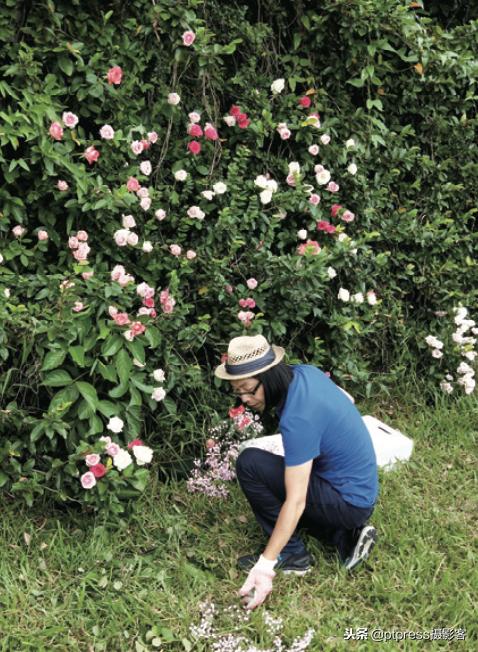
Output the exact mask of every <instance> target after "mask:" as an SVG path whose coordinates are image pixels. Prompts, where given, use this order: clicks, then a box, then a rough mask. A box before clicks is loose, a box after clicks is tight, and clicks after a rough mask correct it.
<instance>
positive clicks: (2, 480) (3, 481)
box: [0, 471, 9, 487]
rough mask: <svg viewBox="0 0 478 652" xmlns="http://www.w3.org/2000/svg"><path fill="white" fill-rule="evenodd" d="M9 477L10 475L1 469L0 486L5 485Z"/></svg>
mask: <svg viewBox="0 0 478 652" xmlns="http://www.w3.org/2000/svg"><path fill="white" fill-rule="evenodd" d="M8 479H9V478H8V475H7V474H6V473H4V472H3V471H0V487H3V486H5V485H6V484H7V482H8Z"/></svg>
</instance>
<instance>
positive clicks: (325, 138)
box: [320, 134, 330, 145]
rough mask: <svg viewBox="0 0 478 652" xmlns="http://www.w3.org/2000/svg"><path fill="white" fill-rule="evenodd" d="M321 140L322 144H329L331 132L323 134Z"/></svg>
mask: <svg viewBox="0 0 478 652" xmlns="http://www.w3.org/2000/svg"><path fill="white" fill-rule="evenodd" d="M320 142H321V143H322V145H328V144H329V143H330V136H329V134H322V136H321V137H320Z"/></svg>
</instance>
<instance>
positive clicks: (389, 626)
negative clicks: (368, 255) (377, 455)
mask: <svg viewBox="0 0 478 652" xmlns="http://www.w3.org/2000/svg"><path fill="white" fill-rule="evenodd" d="M359 407H360V408H361V410H362V412H363V413H370V408H369V409H368V410H367V406H366V405H362V406H359ZM386 408H387V409H388V411H389V413H388V414H387V412H386V411H385V410H386ZM374 414H375V416H378V417H381V418H383V420H385V421H387V422H388V423H390V424H391V425H394V426H395V427H398V428H399V429H401V430H402V431H403V432H405V433H407V434H409V435H410V436H411V437H413V439H414V440H415V450H414V454H413V457H412V460H411V461H410V462H409V463H407V464H406V465H404V466H402V467H401V468H399V469H398V470H394V471H392V472H388V473H385V474H381V494H380V499H379V502H378V505H377V508H376V510H375V513H374V515H373V518H372V522H373V524H374V525H375V526H376V527H377V529H378V532H379V537H380V539H379V542H378V544H377V546H376V548H375V550H374V552H373V554H372V557H371V558H370V561H369V563H368V564H367V565H366V566H363V567H361V568H360V569H359V570H357V572H356V573H355V574H353V575H347V574H346V573H345V572H344V571H343V570H342V569H341V568H340V567H339V565H338V563H337V561H336V559H335V557H334V555H333V553H332V552H331V551H330V550H328V549H326V548H323V547H321V546H320V545H319V544H318V543H316V542H315V541H312V540H309V544H310V546H309V547H310V550H311V551H312V552H313V553H314V555H315V557H316V561H317V566H316V567H315V569H314V571H313V572H311V573H309V574H308V575H307V576H305V577H303V578H299V577H290V576H280V575H279V576H278V577H277V578H276V580H275V585H274V591H273V593H272V594H271V596H270V597H269V599H268V602H267V606H266V609H264V608H260V609H258V610H256V611H255V612H254V613H253V614H252V615H251V617H250V619H249V621H248V622H242V619H241V617H240V615H239V613H240V614H242V613H243V612H242V610H238V611H235V609H234V607H235V606H236V605H238V604H239V603H238V600H237V598H236V597H235V592H236V591H237V589H238V588H239V586H240V585H241V583H242V581H243V579H244V577H243V576H242V575H240V574H239V573H238V572H237V571H236V570H235V558H236V557H237V556H238V555H240V554H244V553H247V552H250V551H254V550H255V549H256V548H257V547H258V545H261V542H263V541H264V539H263V537H262V535H261V533H260V531H259V529H258V527H257V525H256V523H255V521H254V519H253V517H252V515H251V513H250V511H249V509H248V505H247V504H246V501H245V499H244V498H243V497H242V494H241V492H240V490H239V489H238V487H237V486H236V485H235V484H233V485H232V491H231V497H230V498H229V499H228V500H226V501H219V500H215V499H211V498H206V497H205V496H202V495H190V494H188V493H187V491H186V489H185V485H184V483H179V482H178V483H171V484H168V485H162V484H160V483H156V484H155V486H154V487H153V491H152V492H150V493H149V495H148V496H147V497H146V498H145V499H144V502H143V504H142V505H141V507H140V509H139V510H138V511H137V513H136V514H135V515H133V516H132V517H130V518H129V519H128V522H127V525H125V526H124V527H123V528H122V529H113V528H111V527H108V523H105V522H104V521H103V520H102V519H101V518H97V519H96V520H93V519H92V518H91V517H85V516H82V515H80V514H71V513H66V512H63V513H62V512H57V511H54V510H53V509H52V508H51V507H48V506H44V507H43V508H42V509H40V508H39V507H38V508H36V510H28V509H26V508H19V507H18V506H15V505H14V504H11V503H8V501H7V502H4V508H3V518H2V531H1V538H2V541H1V546H2V555H1V560H0V568H1V570H0V578H1V591H0V607H1V609H0V650H1V651H8V652H10V651H15V652H16V651H20V652H24V651H28V650H35V651H36V652H40V651H42V650H45V651H46V650H48V651H52V650H68V651H71V652H75V651H81V652H93V651H94V652H100V651H107V652H116V651H118V652H121V651H125V652H126V651H130V650H131V651H132V652H143V651H146V650H155V649H159V650H165V651H173V650H178V651H179V650H186V651H188V650H197V651H201V650H203V651H206V650H214V649H215V648H213V643H212V640H211V639H209V640H208V639H199V640H196V639H195V638H194V637H193V636H192V634H191V632H190V626H191V625H198V624H199V622H200V620H201V616H200V611H199V604H200V602H201V601H203V600H211V601H213V602H214V604H215V606H216V617H215V619H214V627H215V630H216V631H217V632H219V633H221V634H223V635H226V634H230V633H236V634H238V635H243V636H245V637H247V639H248V640H249V641H250V642H251V643H254V645H255V646H257V649H259V650H273V649H274V650H276V649H279V648H274V647H273V644H272V643H273V638H272V636H271V634H270V633H268V627H266V625H265V623H264V612H265V611H267V612H268V613H269V614H270V615H271V616H273V617H274V618H278V617H281V618H282V619H283V621H284V622H283V628H282V632H281V634H280V636H281V637H282V640H283V643H284V647H283V648H282V652H286V650H289V648H290V646H291V644H292V641H293V639H294V638H295V637H297V636H301V635H303V634H304V633H305V632H306V630H307V629H308V628H310V627H313V628H314V629H315V635H314V638H313V639H312V642H311V644H310V646H309V647H308V649H309V650H336V649H345V648H347V649H360V650H369V649H370V650H374V649H378V648H379V647H380V644H379V643H377V642H373V641H371V640H370V636H371V632H372V629H374V628H379V629H381V630H384V631H392V630H400V631H402V632H403V631H412V632H430V631H432V630H433V629H437V628H439V629H442V628H451V629H457V628H462V629H466V638H465V640H464V641H463V640H453V641H446V640H439V641H438V640H437V641H436V642H432V643H428V642H427V643H426V645H427V647H431V648H432V649H438V647H440V649H443V648H448V647H450V648H451V647H453V649H455V648H456V649H462V650H477V649H478V639H477V613H476V589H477V586H478V564H477V559H476V557H477V555H476V551H477V526H478V505H477V482H476V480H477V477H476V476H477V469H478V464H477V461H478V460H477V450H478V446H477V444H478V398H477V397H476V396H475V397H466V398H463V399H460V400H459V401H458V402H457V403H455V404H453V405H451V406H450V405H448V406H447V405H446V404H445V403H443V405H439V406H437V407H435V408H427V407H424V406H423V405H421V404H420V402H419V400H418V399H416V398H414V399H413V400H407V401H404V403H403V404H400V405H395V406H394V407H390V406H387V405H386V404H385V403H384V404H383V405H382V407H381V408H380V410H378V411H377V409H375V411H374ZM230 607H232V608H233V609H230V610H229V611H227V610H226V609H227V608H230ZM238 612H239V613H238ZM358 627H365V628H368V634H369V638H368V640H344V634H345V632H346V629H347V628H353V629H356V628H358ZM423 645H424V642H423V641H402V642H396V641H391V642H389V643H388V649H390V650H397V649H401V650H402V649H403V650H414V649H421V648H422V647H423ZM246 647H247V646H246ZM216 649H217V650H219V651H223V652H226V651H229V652H232V651H233V650H235V649H236V648H234V647H233V646H232V647H231V646H230V647H227V646H226V644H225V643H223V644H222V646H221V647H217V648H216ZM241 649H242V648H241ZM244 649H246V648H244ZM251 649H254V650H256V648H255V647H254V648H251ZM296 649H297V650H298V649H299V648H296Z"/></svg>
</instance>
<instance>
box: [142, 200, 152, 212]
mask: <svg viewBox="0 0 478 652" xmlns="http://www.w3.org/2000/svg"><path fill="white" fill-rule="evenodd" d="M139 205H140V206H141V208H142V209H143V210H144V211H148V210H149V209H150V208H151V197H143V198H142V199H141V201H140V202H139Z"/></svg>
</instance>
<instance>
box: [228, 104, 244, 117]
mask: <svg viewBox="0 0 478 652" xmlns="http://www.w3.org/2000/svg"><path fill="white" fill-rule="evenodd" d="M229 114H230V115H233V116H234V117H235V118H237V117H238V116H239V115H240V114H241V107H240V106H236V105H235V104H233V105H232V106H231V108H230V109H229ZM242 115H244V114H242Z"/></svg>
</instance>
